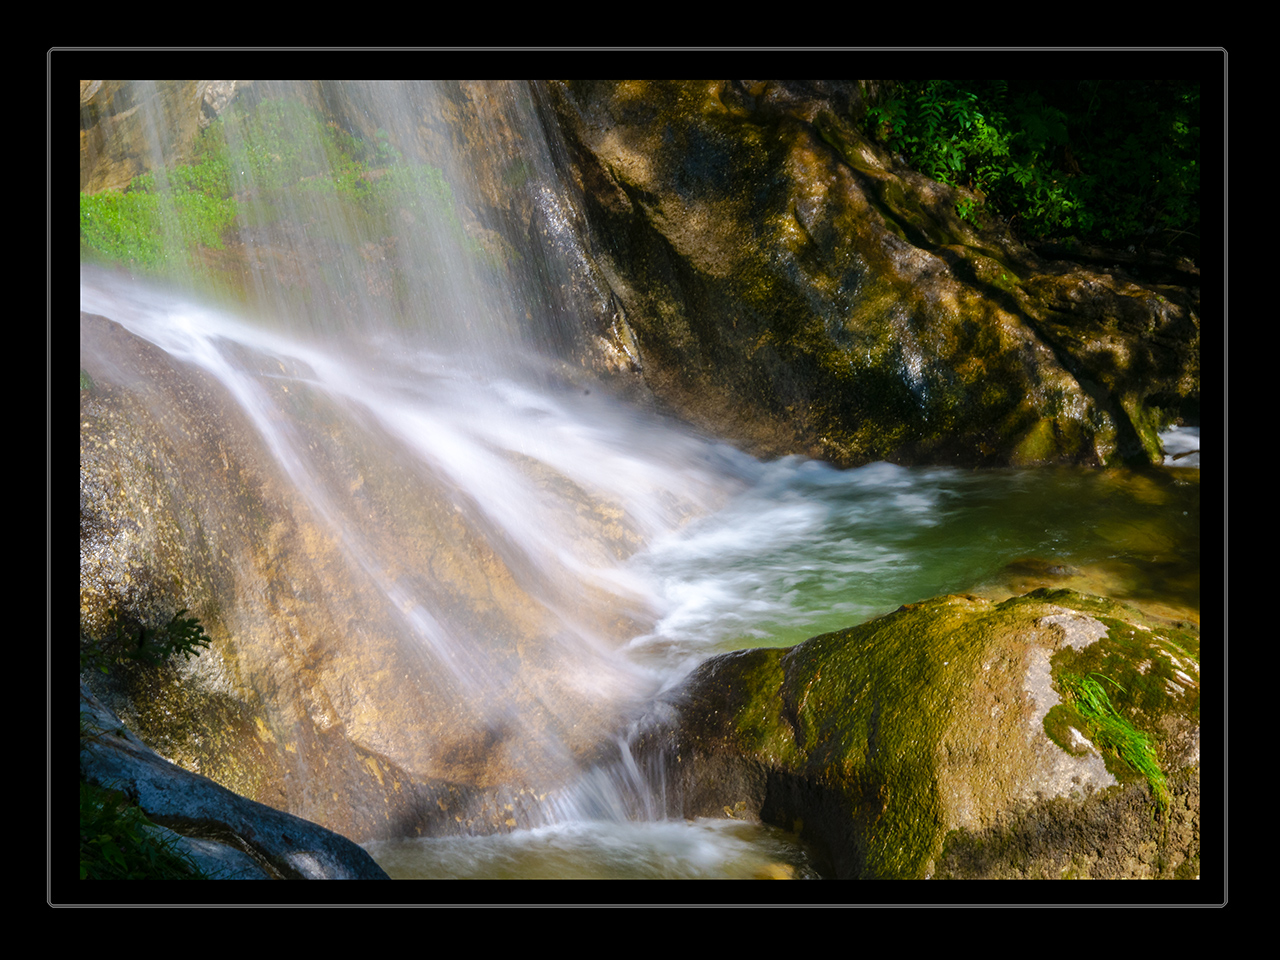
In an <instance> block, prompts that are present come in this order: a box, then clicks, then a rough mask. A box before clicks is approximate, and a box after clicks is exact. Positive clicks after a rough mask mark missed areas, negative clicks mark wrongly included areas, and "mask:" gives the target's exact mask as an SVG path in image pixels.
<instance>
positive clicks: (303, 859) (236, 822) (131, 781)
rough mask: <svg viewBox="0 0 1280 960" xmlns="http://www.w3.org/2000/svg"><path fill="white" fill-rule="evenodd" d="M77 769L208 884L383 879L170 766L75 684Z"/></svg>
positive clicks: (319, 830) (340, 848) (334, 848)
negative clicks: (127, 804) (124, 803)
mask: <svg viewBox="0 0 1280 960" xmlns="http://www.w3.org/2000/svg"><path fill="white" fill-rule="evenodd" d="M80 729H81V739H80V771H81V775H82V776H83V777H84V779H85V780H87V781H88V782H90V783H94V784H97V785H99V786H101V787H106V788H109V789H111V790H115V791H119V792H120V793H122V794H124V795H125V796H127V797H128V798H129V799H130V800H131V801H132V802H134V803H136V804H137V805H138V807H139V808H140V809H141V810H142V812H143V813H144V814H146V815H147V818H148V819H149V820H151V821H152V822H153V823H156V824H160V825H162V829H164V830H165V831H166V833H167V834H168V836H169V838H170V842H172V843H174V844H176V845H177V847H178V849H180V850H181V851H183V852H184V853H185V854H186V855H187V856H189V857H190V858H191V859H192V860H193V861H194V862H195V863H196V864H197V865H198V866H199V867H200V868H201V869H202V870H203V871H204V872H205V873H206V874H207V875H208V876H209V877H210V878H212V879H237V880H388V879H390V878H389V877H388V876H387V874H386V872H385V871H384V870H383V869H382V868H381V867H379V866H378V865H377V864H376V863H374V861H373V858H372V857H370V856H369V854H367V853H365V851H364V850H363V849H361V848H360V847H359V846H357V845H356V844H354V843H352V842H351V841H350V840H348V839H346V838H345V837H341V836H339V835H338V834H336V833H333V832H331V831H329V830H326V829H324V828H323V827H320V826H317V825H316V824H314V823H309V822H307V821H306V820H303V819H300V818H299V817H294V816H290V815H289V814H287V813H283V812H281V811H279V810H273V809H272V808H270V807H268V806H264V805H263V804H261V803H254V802H253V801H252V800H246V799H245V798H244V797H240V796H237V795H236V794H234V793H232V792H231V791H230V790H227V789H226V788H224V787H220V786H219V785H218V784H216V783H214V782H213V781H212V780H210V779H208V778H207V777H202V776H200V775H199V774H195V773H191V772H189V771H187V770H183V769H182V768H181V767H179V766H176V765H175V764H173V763H170V762H169V761H168V760H166V759H164V758H163V757H161V756H160V755H159V754H157V753H156V752H155V751H154V750H152V749H151V748H149V747H148V746H146V744H144V743H143V742H142V741H141V740H139V739H138V738H137V737H136V736H135V735H134V734H132V733H130V732H129V731H128V730H127V729H125V727H124V724H122V723H121V722H120V718H119V717H117V716H116V715H115V714H114V713H112V712H111V711H110V710H109V709H108V708H107V707H105V706H104V705H103V704H102V703H101V702H100V701H98V699H97V698H96V697H94V696H93V695H92V694H91V693H90V692H89V690H88V688H86V687H85V685H84V683H81V684H80Z"/></svg>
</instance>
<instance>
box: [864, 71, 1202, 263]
mask: <svg viewBox="0 0 1280 960" xmlns="http://www.w3.org/2000/svg"><path fill="white" fill-rule="evenodd" d="M891 89H892V90H893V93H892V95H891V96H890V97H889V98H888V99H886V100H884V101H883V102H882V103H880V104H878V105H876V106H873V107H872V108H871V109H870V110H869V111H868V112H867V115H866V121H865V123H866V129H867V132H868V133H869V134H870V135H871V136H873V137H876V138H877V139H879V140H881V141H882V142H884V143H885V144H886V145H888V146H889V147H890V148H892V149H894V150H896V151H899V152H901V153H902V154H903V155H904V157H905V158H906V159H907V160H908V162H910V163H911V164H912V165H913V166H915V167H916V168H917V169H919V170H921V171H922V172H924V173H926V174H928V175H929V176H930V177H933V178H934V179H935V180H939V181H941V182H943V183H947V184H950V185H953V186H954V185H960V186H966V187H968V188H969V189H970V190H971V191H973V192H974V193H975V194H976V199H975V200H964V201H961V202H960V204H958V206H957V212H958V213H959V215H960V216H961V217H963V218H965V219H967V220H971V221H975V222H979V221H980V219H981V217H980V213H983V212H985V213H987V214H995V215H997V216H1000V217H1002V218H1003V219H1005V220H1007V221H1008V222H1010V223H1011V224H1013V225H1014V226H1015V227H1016V228H1017V229H1019V230H1021V231H1022V232H1024V233H1027V234H1029V235H1031V236H1032V237H1036V238H1046V239H1047V238H1055V239H1067V238H1078V239H1082V240H1087V241H1090V242H1101V243H1108V244H1112V245H1115V244H1124V245H1134V244H1137V245H1141V244H1146V243H1160V244H1162V245H1166V246H1175V247H1178V248H1181V249H1184V250H1187V251H1189V252H1192V253H1193V254H1194V253H1198V248H1199V237H1198V231H1199V222H1200V214H1199V207H1200V196H1199V193H1200V162H1199V156H1200V90H1199V84H1198V83H1193V82H1172V81H1102V80H1096V81H1095V80H1091V81H1084V82H1078V83H1077V82H1060V83H1041V82H1035V81H1004V80H982V81H948V80H910V81H900V82H898V83H896V84H895V85H894V86H893V87H892V88H891Z"/></svg>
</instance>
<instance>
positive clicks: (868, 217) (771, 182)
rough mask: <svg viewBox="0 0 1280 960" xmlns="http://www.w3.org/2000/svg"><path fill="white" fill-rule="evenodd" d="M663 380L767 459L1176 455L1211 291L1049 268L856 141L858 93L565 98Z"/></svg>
mask: <svg viewBox="0 0 1280 960" xmlns="http://www.w3.org/2000/svg"><path fill="white" fill-rule="evenodd" d="M547 90H548V94H549V99H550V100H551V101H552V103H553V104H554V108H555V112H556V116H557V118H558V120H559V123H560V125H561V126H562V128H563V129H564V131H565V133H566V137H567V140H568V142H569V146H570V151H571V157H572V160H571V164H570V166H571V173H572V174H573V176H574V178H575V179H576V180H577V181H578V182H580V183H581V184H582V185H583V188H584V193H585V209H586V211H587V217H588V220H589V222H590V226H591V231H592V234H593V237H594V238H595V240H594V244H593V246H594V249H596V251H597V254H598V256H597V261H598V262H599V263H600V265H601V269H602V270H603V272H604V274H605V276H606V277H607V281H608V286H609V287H610V288H611V289H612V290H613V292H614V293H615V294H616V295H617V299H618V301H619V303H620V304H621V305H622V307H623V308H624V310H625V322H626V324H628V325H629V327H630V329H631V330H632V331H633V333H634V337H635V340H636V342H637V344H638V349H639V353H640V360H641V362H642V364H643V369H644V376H645V380H646V382H647V383H648V384H649V386H650V387H651V388H652V390H653V391H654V393H655V394H657V396H658V397H659V398H660V399H662V400H663V401H665V402H666V403H668V404H669V405H671V406H672V407H674V408H676V409H677V410H678V411H679V412H680V413H681V414H682V415H684V416H686V417H688V418H690V419H692V420H694V421H696V422H698V423H700V424H702V425H704V426H706V427H707V428H709V429H711V430H713V431H715V432H719V433H722V434H726V435H728V436H730V437H732V438H734V439H735V440H736V441H738V442H739V443H742V444H744V445H745V446H747V447H749V448H750V449H752V450H753V451H755V452H758V453H761V454H767V455H779V454H787V453H805V454H809V455H812V456H817V457H820V458H822V459H826V460H830V461H833V462H836V463H840V464H846V465H849V464H858V463H865V462H868V461H872V460H880V459H888V460H893V461H895V462H913V463H923V462H931V463H967V464H1013V465H1030V464H1039V463H1050V462H1079V463H1089V464H1096V463H1100V462H1109V461H1120V460H1124V461H1129V462H1154V463H1158V462H1159V445H1158V441H1157V440H1156V436H1155V430H1156V429H1157V428H1158V427H1159V426H1161V425H1162V422H1168V421H1169V420H1171V419H1172V418H1174V417H1176V416H1178V415H1179V413H1180V412H1182V411H1183V410H1184V408H1185V409H1186V410H1191V409H1197V410H1198V408H1197V407H1196V404H1197V403H1198V396H1199V362H1198V349H1199V319H1198V316H1197V312H1198V309H1199V292H1198V289H1196V288H1197V287H1198V279H1197V278H1194V277H1192V276H1190V275H1188V276H1187V277H1186V278H1185V279H1186V285H1185V286H1182V287H1176V286H1168V285H1165V286H1160V285H1152V284H1140V283H1137V282H1135V281H1133V280H1132V279H1131V278H1129V277H1128V276H1127V275H1125V274H1124V273H1123V272H1122V271H1119V270H1114V269H1108V268H1101V267H1098V268H1094V269H1085V268H1083V267H1081V266H1079V265H1074V264H1070V263H1064V262H1047V261H1044V260H1041V259H1039V258H1038V257H1036V256H1034V255H1033V254H1032V253H1031V252H1030V251H1028V250H1027V249H1025V248H1023V247H1021V246H1019V245H1018V244H1016V243H1014V242H1013V241H1012V240H1011V239H1010V238H1009V237H1008V236H1006V235H1001V234H996V233H980V232H978V231H976V230H975V229H974V228H973V227H971V226H970V225H969V224H967V223H965V222H963V221H962V220H961V219H960V218H959V217H958V216H957V214H956V205H957V203H959V202H961V201H963V200H964V199H965V194H964V193H963V191H957V190H954V189H952V188H949V187H945V186H943V185H942V184H939V183H936V182H934V181H932V180H929V179H928V178H926V177H924V176H922V175H920V174H918V173H915V172H914V171H911V170H908V169H906V168H904V167H902V166H901V165H900V164H898V163H896V162H895V161H894V160H893V159H892V158H890V157H889V156H888V155H886V154H885V153H884V152H883V151H882V150H880V149H879V148H878V147H877V146H876V145H875V144H873V143H871V142H869V141H867V140H865V139H864V138H863V137H861V136H860V135H859V133H858V132H857V130H856V127H855V122H856V115H857V114H858V111H859V110H860V109H862V105H861V99H860V96H861V95H860V92H859V89H858V88H857V87H856V86H852V85H849V86H841V85H839V84H829V85H817V84H802V83H786V82H772V81H759V82H755V83H746V82H737V81H699V82H694V81H691V82H667V81H626V82H616V83H613V82H591V83H588V82H557V83H552V84H550V85H548V87H547Z"/></svg>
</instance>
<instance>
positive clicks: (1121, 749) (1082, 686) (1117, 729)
mask: <svg viewBox="0 0 1280 960" xmlns="http://www.w3.org/2000/svg"><path fill="white" fill-rule="evenodd" d="M1096 677H1101V678H1102V679H1103V680H1107V682H1108V683H1111V684H1114V685H1115V686H1116V687H1117V688H1119V687H1120V685H1119V684H1117V683H1116V682H1115V681H1114V680H1110V679H1109V678H1107V677H1103V676H1102V674H1090V675H1089V676H1087V677H1080V676H1076V675H1075V674H1070V673H1063V674H1061V675H1060V676H1059V677H1058V684H1059V686H1061V687H1062V689H1063V691H1064V692H1065V693H1066V694H1067V696H1068V697H1070V698H1071V700H1072V702H1073V703H1074V704H1075V707H1076V710H1077V712H1079V714H1080V716H1081V717H1082V718H1083V719H1084V721H1085V723H1086V724H1087V726H1088V727H1089V733H1090V736H1091V739H1093V741H1094V743H1096V744H1097V745H1098V747H1100V748H1101V749H1104V750H1110V751H1112V752H1114V753H1115V755H1116V756H1118V757H1119V758H1120V759H1121V760H1123V761H1124V762H1125V763H1126V764H1128V765H1129V766H1130V767H1132V768H1133V769H1134V770H1136V771H1137V772H1138V773H1140V774H1141V775H1142V776H1143V777H1144V778H1145V779H1146V781H1147V783H1149V784H1150V785H1151V792H1152V793H1153V794H1154V795H1155V798H1156V806H1157V807H1158V808H1159V809H1160V810H1161V811H1163V810H1166V809H1168V806H1169V788H1168V786H1166V784H1165V776H1164V771H1163V770H1161V769H1160V761H1159V760H1158V759H1157V757H1156V752H1155V748H1154V747H1153V746H1152V744H1151V740H1150V738H1149V737H1147V735H1146V734H1144V733H1143V732H1142V731H1140V730H1138V729H1137V728H1135V727H1134V726H1133V724H1131V723H1130V722H1129V721H1128V720H1126V719H1124V717H1122V716H1120V714H1119V713H1117V712H1116V708H1115V707H1114V706H1112V704H1111V699H1110V698H1109V697H1108V696H1107V691H1106V689H1105V688H1104V687H1103V686H1102V684H1100V683H1099V682H1098V681H1097V679H1095V678H1096Z"/></svg>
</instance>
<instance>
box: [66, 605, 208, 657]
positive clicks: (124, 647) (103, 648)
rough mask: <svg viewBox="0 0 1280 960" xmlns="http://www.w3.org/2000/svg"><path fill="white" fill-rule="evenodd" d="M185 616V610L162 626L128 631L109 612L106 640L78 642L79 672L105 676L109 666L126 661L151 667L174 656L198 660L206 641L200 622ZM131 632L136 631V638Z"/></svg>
mask: <svg viewBox="0 0 1280 960" xmlns="http://www.w3.org/2000/svg"><path fill="white" fill-rule="evenodd" d="M186 612H187V611H186V609H185V608H184V609H182V610H179V611H178V612H177V613H175V614H174V615H173V616H172V617H171V618H170V620H169V622H168V623H166V624H164V625H163V626H159V627H146V626H138V627H136V628H130V627H126V626H125V625H124V624H123V623H122V622H121V620H120V615H119V613H118V611H116V610H112V611H111V613H110V617H111V635H110V636H109V637H108V638H107V639H106V640H104V641H99V640H93V639H88V638H82V639H81V642H80V644H81V645H80V670H81V671H84V670H94V669H97V670H101V671H102V672H103V673H106V672H107V667H108V665H109V664H111V663H123V662H124V661H126V660H138V661H141V662H142V663H147V664H151V665H152V666H154V665H156V664H160V663H163V662H164V661H166V660H168V659H169V658H170V657H171V656H173V655H174V654H175V653H180V654H182V656H183V658H184V659H187V660H189V659H191V658H192V657H198V656H199V655H200V651H201V650H202V649H205V650H207V649H208V648H209V638H208V636H207V635H206V634H205V632H204V627H203V626H201V625H200V621H199V620H197V619H196V618H195V617H187V616H184V614H186ZM134 629H136V630H137V635H136V636H135V635H134Z"/></svg>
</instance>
